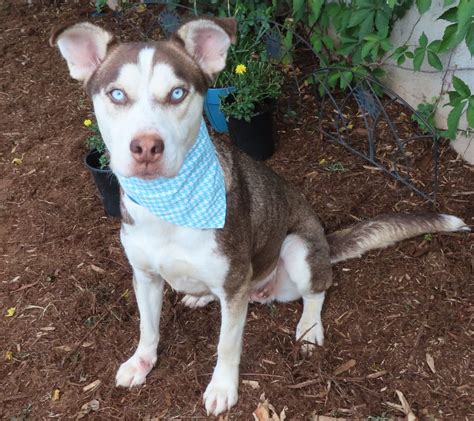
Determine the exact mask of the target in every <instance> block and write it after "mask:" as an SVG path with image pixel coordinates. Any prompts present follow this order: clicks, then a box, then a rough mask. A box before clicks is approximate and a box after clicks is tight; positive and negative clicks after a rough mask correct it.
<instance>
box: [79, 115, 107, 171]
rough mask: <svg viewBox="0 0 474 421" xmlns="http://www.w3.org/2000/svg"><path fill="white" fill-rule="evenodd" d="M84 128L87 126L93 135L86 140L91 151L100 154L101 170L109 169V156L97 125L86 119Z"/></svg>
mask: <svg viewBox="0 0 474 421" xmlns="http://www.w3.org/2000/svg"><path fill="white" fill-rule="evenodd" d="M84 126H86V127H87V128H88V129H89V130H90V131H91V132H92V134H91V135H90V136H89V137H88V138H87V139H86V145H87V147H88V148H89V150H90V151H92V150H96V151H97V152H98V153H99V154H100V157H99V165H100V168H101V169H104V168H106V167H108V165H109V156H108V154H107V148H106V146H105V143H104V141H103V139H102V135H101V134H100V131H99V127H98V126H97V123H94V122H93V121H92V120H91V119H89V118H86V119H85V120H84Z"/></svg>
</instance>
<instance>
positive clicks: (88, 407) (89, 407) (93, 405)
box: [76, 399, 100, 420]
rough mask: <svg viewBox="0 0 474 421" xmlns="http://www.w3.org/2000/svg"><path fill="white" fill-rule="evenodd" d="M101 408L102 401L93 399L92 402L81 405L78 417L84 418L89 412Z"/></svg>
mask: <svg viewBox="0 0 474 421" xmlns="http://www.w3.org/2000/svg"><path fill="white" fill-rule="evenodd" d="M99 408H100V402H99V401H98V400H97V399H93V400H91V401H90V402H87V403H85V404H84V405H82V406H81V410H80V411H79V413H78V414H77V417H76V419H78V420H79V419H81V418H84V417H85V416H86V415H87V414H89V412H92V411H97V410H98V409H99Z"/></svg>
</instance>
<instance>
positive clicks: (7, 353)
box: [5, 351, 13, 361]
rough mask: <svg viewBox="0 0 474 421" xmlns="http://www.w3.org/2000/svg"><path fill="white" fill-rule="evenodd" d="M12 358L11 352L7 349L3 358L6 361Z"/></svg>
mask: <svg viewBox="0 0 474 421" xmlns="http://www.w3.org/2000/svg"><path fill="white" fill-rule="evenodd" d="M12 359H13V352H11V351H7V352H5V360H6V361H11V360H12Z"/></svg>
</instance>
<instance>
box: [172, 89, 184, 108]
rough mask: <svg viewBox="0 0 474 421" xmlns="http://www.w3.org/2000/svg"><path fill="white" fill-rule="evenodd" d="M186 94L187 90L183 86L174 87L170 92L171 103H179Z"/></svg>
mask: <svg viewBox="0 0 474 421" xmlns="http://www.w3.org/2000/svg"><path fill="white" fill-rule="evenodd" d="M185 96H186V91H185V90H184V89H183V88H174V89H173V90H172V91H171V93H170V101H171V103H174V104H177V103H179V102H181V101H182V100H183V99H184V97H185Z"/></svg>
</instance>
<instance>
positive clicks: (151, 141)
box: [130, 133, 165, 164]
mask: <svg viewBox="0 0 474 421" xmlns="http://www.w3.org/2000/svg"><path fill="white" fill-rule="evenodd" d="M164 149H165V144H164V143H163V139H161V137H160V136H158V135H157V134H156V133H142V134H140V135H137V136H136V137H135V138H134V139H133V140H132V142H131V143H130V151H131V152H132V155H133V158H134V159H135V161H137V162H139V163H146V164H148V163H152V162H156V161H158V159H160V157H161V155H162V154H163V151H164Z"/></svg>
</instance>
